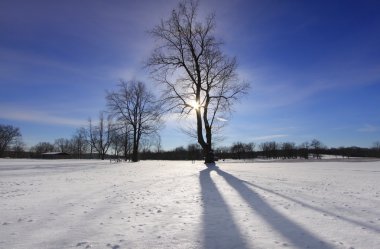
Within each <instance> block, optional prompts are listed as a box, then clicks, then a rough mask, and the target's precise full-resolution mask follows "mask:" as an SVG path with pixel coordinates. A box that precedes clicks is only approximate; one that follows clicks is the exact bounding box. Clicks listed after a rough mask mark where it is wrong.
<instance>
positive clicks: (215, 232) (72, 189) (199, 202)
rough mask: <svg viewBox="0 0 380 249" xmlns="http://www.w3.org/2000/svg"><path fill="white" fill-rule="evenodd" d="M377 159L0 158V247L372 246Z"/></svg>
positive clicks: (376, 228)
mask: <svg viewBox="0 0 380 249" xmlns="http://www.w3.org/2000/svg"><path fill="white" fill-rule="evenodd" d="M379 207H380V162H379V161H372V162H358V161H355V162H330V161H329V162H304V161H302V162H298V163H297V162H287V163H280V162H271V163H257V162H256V163H237V162H233V163H228V162H218V163H217V167H210V168H207V167H205V165H204V164H203V163H202V162H196V163H195V164H192V163H191V162H186V161H142V162H139V163H134V164H132V163H112V164H110V162H109V161H98V160H17V159H13V160H12V159H0V210H1V213H0V248H15V249H17V248H76V249H81V248H112V249H118V248H207V249H209V248H380V236H379V234H380V208H379Z"/></svg>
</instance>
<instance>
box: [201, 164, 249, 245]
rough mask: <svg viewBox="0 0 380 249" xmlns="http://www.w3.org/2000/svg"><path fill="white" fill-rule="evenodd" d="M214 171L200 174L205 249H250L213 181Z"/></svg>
mask: <svg viewBox="0 0 380 249" xmlns="http://www.w3.org/2000/svg"><path fill="white" fill-rule="evenodd" d="M212 170H213V169H212V168H207V169H205V170H202V171H201V172H200V174H199V182H200V185H201V191H202V199H203V214H202V221H203V231H202V235H203V248H206V249H212V248H218V249H219V248H220V249H223V248H226V249H227V248H242V249H245V248H248V246H247V244H246V242H245V240H244V239H243V237H242V235H241V234H240V232H239V229H238V227H237V226H236V224H235V222H234V220H233V217H232V215H231V212H230V210H229V208H228V206H227V204H226V202H225V201H224V199H223V197H222V195H221V194H220V192H219V190H218V189H217V187H216V185H215V183H214V182H213V180H212V179H211V176H210V173H211V171H212Z"/></svg>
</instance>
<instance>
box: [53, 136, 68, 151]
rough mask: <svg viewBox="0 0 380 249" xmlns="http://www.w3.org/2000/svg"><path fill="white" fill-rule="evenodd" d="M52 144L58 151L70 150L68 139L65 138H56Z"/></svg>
mask: <svg viewBox="0 0 380 249" xmlns="http://www.w3.org/2000/svg"><path fill="white" fill-rule="evenodd" d="M54 145H55V147H56V149H57V150H58V151H59V152H66V153H69V152H70V151H71V143H70V140H68V139H66V138H58V139H56V140H55V141H54Z"/></svg>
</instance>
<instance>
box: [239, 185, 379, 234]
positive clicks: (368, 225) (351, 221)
mask: <svg viewBox="0 0 380 249" xmlns="http://www.w3.org/2000/svg"><path fill="white" fill-rule="evenodd" d="M243 182H244V183H245V184H247V185H250V186H252V187H255V188H258V189H261V190H263V191H266V192H268V193H271V194H273V195H277V196H279V197H281V198H284V199H286V200H288V201H292V202H294V203H297V204H299V205H301V206H302V207H306V208H309V209H311V210H313V211H316V212H319V213H321V214H324V215H329V216H331V217H335V218H337V219H339V220H342V221H345V222H348V223H351V224H352V225H356V226H359V227H364V228H366V229H369V230H372V231H374V232H377V233H380V229H379V228H377V227H375V226H372V225H370V224H368V223H365V222H362V221H357V220H354V219H351V218H349V217H345V216H342V215H340V214H336V213H334V212H331V211H328V210H325V209H322V208H319V207H315V206H312V205H310V204H307V203H306V202H303V201H300V200H296V199H294V198H292V197H289V196H286V195H284V194H281V193H278V192H276V191H273V190H271V189H267V188H264V187H261V186H258V185H257V184H253V183H250V182H247V181H243Z"/></svg>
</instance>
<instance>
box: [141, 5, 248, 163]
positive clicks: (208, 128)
mask: <svg viewBox="0 0 380 249" xmlns="http://www.w3.org/2000/svg"><path fill="white" fill-rule="evenodd" d="M197 14H198V1H195V0H188V1H186V0H185V1H182V2H180V3H179V5H178V7H177V8H176V9H174V10H173V11H172V12H171V16H170V17H169V18H168V19H167V20H162V21H161V23H160V24H159V25H157V26H156V27H155V28H154V29H153V30H152V31H151V34H152V36H153V37H154V38H155V39H156V40H157V41H158V42H159V43H160V44H159V46H158V47H157V48H156V49H155V50H154V52H153V53H152V55H151V56H150V58H149V60H148V62H147V66H148V67H150V68H151V69H152V76H153V77H154V79H155V80H157V81H158V82H159V83H161V84H162V85H163V86H164V89H165V90H164V93H163V100H164V101H165V102H166V104H168V109H169V110H172V111H174V112H178V113H180V114H181V115H184V116H188V115H189V114H191V115H195V117H196V132H195V133H196V136H197V140H198V143H199V144H200V145H201V147H202V149H203V152H204V154H205V162H206V163H212V162H214V156H213V151H212V145H213V135H214V133H215V132H216V131H217V130H218V129H219V128H220V127H221V126H223V124H224V122H225V121H226V120H227V119H226V118H227V116H226V115H228V114H230V110H231V107H232V104H233V103H234V102H235V101H236V100H238V99H239V97H240V96H241V95H242V94H244V93H246V91H247V89H248V87H249V85H248V84H246V83H241V82H240V81H239V80H238V78H237V74H236V59H235V58H230V57H228V56H226V55H225V54H223V53H222V51H221V45H222V43H221V42H220V41H218V40H217V39H216V37H215V36H214V31H215V17H214V15H209V16H208V17H207V18H205V19H204V20H203V21H199V18H198V16H197Z"/></svg>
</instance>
